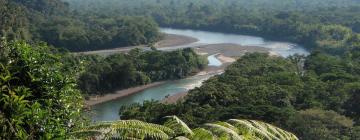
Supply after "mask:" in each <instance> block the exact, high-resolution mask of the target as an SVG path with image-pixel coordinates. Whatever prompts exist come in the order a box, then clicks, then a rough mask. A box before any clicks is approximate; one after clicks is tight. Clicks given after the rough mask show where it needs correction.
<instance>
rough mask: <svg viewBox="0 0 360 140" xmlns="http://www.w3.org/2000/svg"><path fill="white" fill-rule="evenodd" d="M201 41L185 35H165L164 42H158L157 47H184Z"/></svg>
mask: <svg viewBox="0 0 360 140" xmlns="http://www.w3.org/2000/svg"><path fill="white" fill-rule="evenodd" d="M197 41H199V40H198V39H196V38H192V37H188V36H183V35H175V34H165V37H164V39H163V40H161V41H159V42H157V43H156V44H155V47H157V48H162V47H172V46H182V45H187V44H191V43H194V42H197Z"/></svg>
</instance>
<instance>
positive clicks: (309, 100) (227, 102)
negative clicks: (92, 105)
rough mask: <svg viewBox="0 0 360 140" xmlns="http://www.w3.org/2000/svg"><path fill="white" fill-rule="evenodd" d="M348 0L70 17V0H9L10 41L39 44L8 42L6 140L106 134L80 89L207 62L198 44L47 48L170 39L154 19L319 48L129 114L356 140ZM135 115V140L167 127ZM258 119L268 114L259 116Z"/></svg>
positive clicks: (3, 71) (168, 74)
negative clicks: (88, 114)
mask: <svg viewBox="0 0 360 140" xmlns="http://www.w3.org/2000/svg"><path fill="white" fill-rule="evenodd" d="M67 1H71V0H67ZM77 1H78V2H82V3H81V4H83V5H88V4H85V2H86V1H80V0H77ZM344 1H345V2H344ZM344 1H341V2H339V1H336V0H311V1H305V0H289V1H286V2H284V1H280V0H271V1H268V0H266V1H265V0H256V1H245V0H223V1H219V0H208V1H205V0H204V1H201V0H199V1H196V2H194V1H190V0H171V1H169V0H132V1H110V0H109V1H106V2H107V3H103V4H106V5H109V4H110V6H109V7H108V9H104V8H102V7H101V6H102V4H101V3H99V4H93V7H90V8H92V10H94V11H95V12H96V11H99V10H100V11H101V12H99V13H98V14H94V13H93V12H91V11H89V10H84V9H83V8H84V7H82V8H80V7H79V8H78V9H77V10H78V11H73V12H69V10H68V9H67V8H68V7H67V4H66V3H63V2H61V1H59V0H30V1H29V0H0V14H1V16H0V31H1V32H0V36H1V37H4V39H5V40H16V39H21V40H26V41H28V42H30V44H31V45H30V44H28V43H24V42H21V41H1V43H0V62H1V64H0V87H1V88H0V93H1V94H0V139H68V138H69V136H71V134H74V133H72V132H74V131H76V130H83V129H85V130H90V131H88V132H89V133H86V134H88V135H96V134H104V133H103V131H101V130H100V131H98V129H89V128H92V126H90V127H86V126H87V125H86V121H84V120H83V117H84V116H82V115H81V113H82V111H83V103H82V102H83V101H82V100H83V99H82V96H81V93H80V90H79V89H78V88H79V87H80V88H81V89H82V90H83V91H85V92H84V93H87V94H99V93H101V92H104V91H106V90H112V89H115V88H127V87H131V86H134V85H138V84H144V83H147V82H151V81H158V80H163V79H177V78H182V77H184V76H187V75H190V74H192V73H193V72H196V71H197V70H198V69H200V68H202V67H203V66H204V65H205V61H204V60H203V59H201V58H200V57H198V56H197V55H196V54H195V53H194V52H193V50H191V49H184V50H178V51H174V52H160V51H156V50H153V51H144V52H143V51H140V50H133V51H131V52H129V54H117V55H112V56H109V57H106V58H102V57H98V56H78V57H74V56H71V55H68V54H67V53H66V51H62V50H57V49H53V48H51V47H47V45H44V43H38V41H45V42H47V43H49V44H51V45H54V46H56V47H63V48H67V49H70V50H73V51H80V50H93V49H102V48H109V47H110V48H111V47H117V46H118V45H120V46H123V45H137V44H151V43H153V42H154V41H156V40H157V39H158V38H159V37H160V36H161V35H160V34H159V32H158V29H157V26H156V23H155V22H154V21H152V19H151V18H150V17H152V18H154V20H155V21H157V22H159V24H160V25H167V26H173V27H183V28H185V27H186V28H198V29H206V30H215V31H222V32H235V33H246V34H261V35H263V36H265V37H272V38H276V39H283V40H288V41H294V42H298V43H301V44H303V45H304V46H305V47H306V48H309V49H311V50H312V52H311V54H310V55H309V56H298V55H295V56H291V57H289V58H281V57H274V56H269V55H267V54H261V53H253V54H247V55H245V56H244V57H242V58H241V59H239V60H237V61H236V62H235V63H234V64H233V65H231V66H230V67H229V68H227V69H226V71H225V73H223V74H221V75H218V76H215V77H213V78H210V79H209V80H207V81H206V82H205V83H204V84H203V85H202V86H201V87H199V88H195V89H193V90H191V91H190V92H189V95H188V96H187V97H185V100H184V101H183V102H179V103H176V104H162V103H159V102H157V101H146V102H144V103H143V104H134V105H131V106H128V107H122V109H121V115H122V116H121V118H122V119H138V120H141V121H147V122H152V123H159V124H160V123H161V122H162V118H163V117H165V116H169V115H177V116H178V117H179V118H181V119H182V120H184V122H186V123H187V124H189V126H190V127H191V128H196V127H199V126H202V124H204V123H210V122H215V121H224V120H228V119H232V118H241V119H251V120H252V119H257V120H262V121H266V122H269V123H271V124H276V125H277V126H280V127H282V128H285V129H286V130H288V131H291V132H294V133H295V134H296V135H297V136H298V137H299V138H300V139H309V140H318V139H327V140H336V139H345V140H357V139H358V138H359V136H360V110H359V106H360V103H359V100H360V96H359V93H360V35H359V34H358V33H359V21H360V20H359V15H360V14H359V12H360V11H359V9H360V8H359V2H358V1H356V0H344ZM74 2H75V1H74ZM88 2H94V1H93V0H89V1H88ZM96 2H105V1H96ZM118 2H120V3H122V5H117V3H118ZM72 4H74V3H72ZM299 4H300V5H302V6H298V5H299ZM73 6H75V7H76V5H73ZM78 6H80V5H78ZM98 6H99V7H98ZM105 7H106V6H105ZM85 8H86V7H85ZM114 9H117V10H114ZM83 10H84V11H83ZM259 11H260V12H259ZM115 13H116V14H115ZM119 15H121V16H119ZM134 15H135V16H140V17H133V16H134ZM128 16H129V17H128ZM143 16H145V17H143ZM2 39H3V38H2ZM83 66H85V67H83ZM78 77H80V78H79V80H77V79H78ZM78 84H79V86H78ZM93 91H95V93H93ZM175 120H176V122H178V123H179V122H180V123H181V124H183V123H182V121H179V120H178V119H175ZM119 122H120V123H121V122H122V121H119ZM123 122H126V121H123ZM133 122H136V123H135V124H134V125H132V124H129V125H130V126H129V127H131V126H133V127H135V128H133V129H132V128H130V130H131V131H126V132H128V133H127V134H129V135H132V134H139V133H140V132H144V133H143V134H145V135H136V136H140V139H145V137H146V136H148V135H146V134H148V133H147V132H148V131H142V130H143V129H139V128H142V127H146V128H149V129H150V130H154V131H155V132H160V131H158V129H159V128H160V127H161V126H159V127H157V125H156V126H155V125H153V124H148V123H144V122H140V121H133ZM228 123H230V122H228ZM256 124H258V121H257V122H255V123H254V122H253V123H252V125H256ZM117 125H118V123H117V122H114V123H111V124H109V123H105V124H101V125H99V126H100V128H101V127H103V126H104V127H105V130H104V131H106V130H109V127H110V128H117V129H118V130H120V132H123V131H122V130H124V129H122V128H128V126H123V127H122V126H121V125H120V127H117ZM149 125H151V127H148V126H149ZM165 125H167V124H165ZM171 126H173V125H169V126H168V127H171ZM207 126H209V127H211V128H213V127H214V126H215V127H216V128H221V129H220V130H219V129H211V130H210V131H211V132H212V133H213V134H214V135H216V136H218V137H220V138H221V137H233V138H238V137H237V136H238V135H239V134H240V133H234V131H235V132H238V131H241V132H243V131H242V130H243V129H240V130H239V129H238V128H236V127H235V128H234V127H232V126H233V125H229V124H227V123H224V122H219V123H216V124H210V125H207ZM247 126H248V125H247ZM257 126H258V127H260V126H259V125H257ZM224 127H226V128H224ZM161 128H163V127H161ZM175 128H180V127H174V128H173V129H175ZM271 128H273V127H271ZM229 129H231V130H229ZM181 130H184V129H181ZM213 130H214V131H213ZM224 130H226V132H224ZM246 130H248V129H246ZM154 131H152V132H154ZM173 131H175V132H177V131H180V130H178V129H175V130H173ZM199 131H201V132H205V130H203V129H200V130H199ZM110 132H112V133H109V134H114V133H116V132H119V131H116V132H115V131H110ZM188 132H191V131H188ZM206 132H208V131H206ZM247 132H248V131H247ZM282 132H283V131H282ZM105 133H106V132H105ZM160 133H161V132H160ZM181 133H183V132H181ZM194 133H195V132H194ZM248 133H250V134H249V135H251V134H254V133H252V131H251V132H248ZM284 133H285V132H284ZM183 134H185V133H183ZM207 134H209V133H207ZM241 134H242V133H241ZM185 135H186V134H185ZM254 135H255V136H257V134H256V133H255V134H254ZM110 136H112V135H110ZM115 136H116V135H115ZM121 136H124V135H121ZM125 136H128V135H125ZM176 136H182V135H176ZM246 136H247V135H246ZM251 136H253V135H251ZM251 136H249V137H251Z"/></svg>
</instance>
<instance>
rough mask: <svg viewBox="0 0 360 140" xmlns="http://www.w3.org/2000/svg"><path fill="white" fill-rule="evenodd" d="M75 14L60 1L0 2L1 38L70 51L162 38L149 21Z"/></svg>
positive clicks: (124, 44) (143, 18)
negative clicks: (44, 44)
mask: <svg viewBox="0 0 360 140" xmlns="http://www.w3.org/2000/svg"><path fill="white" fill-rule="evenodd" d="M75 13H76V12H69V9H68V4H67V3H64V2H63V1H61V0H31V1H29V0H1V1H0V15H1V16H0V17H1V18H0V19H1V20H0V37H5V38H7V39H9V40H11V39H23V40H27V41H38V40H41V41H45V42H47V43H48V44H50V45H53V46H56V47H59V48H60V47H61V48H66V49H68V50H71V51H87V50H96V49H106V48H115V47H123V46H130V45H142V44H150V43H154V42H156V41H158V40H159V39H160V38H161V37H162V35H161V34H160V33H159V31H158V26H157V24H156V23H155V22H154V21H153V20H152V19H150V18H146V17H142V16H138V17H129V16H111V17H108V16H100V15H99V16H94V15H76V14H75Z"/></svg>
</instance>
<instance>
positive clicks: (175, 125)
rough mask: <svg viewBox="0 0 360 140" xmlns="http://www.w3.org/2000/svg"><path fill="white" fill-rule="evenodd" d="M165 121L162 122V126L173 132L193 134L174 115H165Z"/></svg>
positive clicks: (184, 134) (186, 134)
mask: <svg viewBox="0 0 360 140" xmlns="http://www.w3.org/2000/svg"><path fill="white" fill-rule="evenodd" d="M165 118H166V119H167V121H166V122H165V123H164V126H166V127H169V128H171V129H173V130H174V131H175V134H176V135H177V136H178V135H183V136H191V135H193V134H194V133H193V131H192V130H191V129H190V128H189V127H188V126H187V125H186V123H184V122H183V121H182V120H180V119H179V118H178V117H176V116H167V117H165Z"/></svg>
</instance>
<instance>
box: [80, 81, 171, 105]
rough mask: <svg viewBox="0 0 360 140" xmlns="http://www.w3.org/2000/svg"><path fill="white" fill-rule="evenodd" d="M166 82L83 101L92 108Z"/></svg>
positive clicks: (92, 97)
mask: <svg viewBox="0 0 360 140" xmlns="http://www.w3.org/2000/svg"><path fill="white" fill-rule="evenodd" d="M166 82H167V81H161V82H154V83H150V84H146V85H140V86H136V87H132V88H128V89H123V90H118V91H115V92H112V93H107V94H105V95H104V96H90V99H89V100H85V104H86V105H87V106H94V105H97V104H101V103H104V102H108V101H112V100H116V99H119V98H124V97H126V96H130V95H133V94H136V93H138V92H140V91H143V90H146V89H148V88H152V87H156V86H160V85H162V84H165V83H166Z"/></svg>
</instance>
